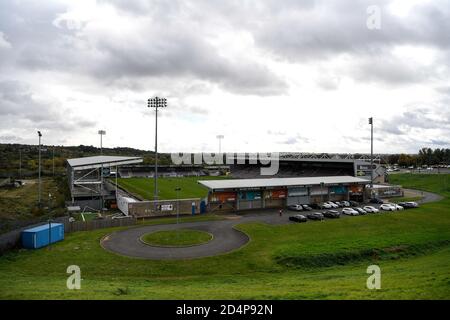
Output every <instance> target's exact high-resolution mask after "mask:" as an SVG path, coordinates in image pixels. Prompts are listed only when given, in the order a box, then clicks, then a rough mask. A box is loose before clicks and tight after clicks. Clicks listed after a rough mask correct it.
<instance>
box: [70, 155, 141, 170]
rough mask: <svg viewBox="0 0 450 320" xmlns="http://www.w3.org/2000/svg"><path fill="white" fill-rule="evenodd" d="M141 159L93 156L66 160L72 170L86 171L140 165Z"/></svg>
mask: <svg viewBox="0 0 450 320" xmlns="http://www.w3.org/2000/svg"><path fill="white" fill-rule="evenodd" d="M141 162H143V159H142V158H141V157H116V156H94V157H84V158H74V159H67V163H68V164H69V166H70V167H72V169H73V170H86V169H96V168H101V167H102V166H104V167H115V166H120V165H124V164H134V163H141Z"/></svg>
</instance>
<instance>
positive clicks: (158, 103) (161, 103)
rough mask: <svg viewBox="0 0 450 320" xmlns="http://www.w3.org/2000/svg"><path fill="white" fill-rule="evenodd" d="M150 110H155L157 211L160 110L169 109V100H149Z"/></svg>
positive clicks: (156, 196) (156, 98)
mask: <svg viewBox="0 0 450 320" xmlns="http://www.w3.org/2000/svg"><path fill="white" fill-rule="evenodd" d="M147 107H148V108H155V176H154V178H155V194H154V200H155V211H156V207H157V204H156V201H157V200H158V108H166V107H167V99H166V98H159V97H154V98H150V99H148V100H147Z"/></svg>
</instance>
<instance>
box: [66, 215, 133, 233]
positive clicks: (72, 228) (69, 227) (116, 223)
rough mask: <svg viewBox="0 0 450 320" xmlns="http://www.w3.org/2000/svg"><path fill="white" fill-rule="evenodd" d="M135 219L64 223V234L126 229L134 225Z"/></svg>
mask: <svg viewBox="0 0 450 320" xmlns="http://www.w3.org/2000/svg"><path fill="white" fill-rule="evenodd" d="M136 221H137V219H136V218H134V217H126V218H120V219H104V220H91V221H74V222H67V223H64V230H65V232H66V233H70V232H77V231H91V230H96V229H104V228H114V227H127V226H132V225H135V224H136Z"/></svg>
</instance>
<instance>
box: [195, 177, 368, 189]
mask: <svg viewBox="0 0 450 320" xmlns="http://www.w3.org/2000/svg"><path fill="white" fill-rule="evenodd" d="M198 183H200V184H201V185H204V186H205V187H207V188H208V189H210V190H216V189H242V188H264V187H285V186H288V187H289V186H306V185H320V184H321V183H324V184H325V185H329V184H341V183H343V184H348V183H357V184H366V183H369V180H366V179H361V178H356V177H351V176H333V177H307V178H304V177H302V178H270V179H228V180H227V179H226V180H201V181H199V182H198Z"/></svg>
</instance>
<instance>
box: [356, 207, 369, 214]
mask: <svg viewBox="0 0 450 320" xmlns="http://www.w3.org/2000/svg"><path fill="white" fill-rule="evenodd" d="M353 209H355V210H356V211H358V213H359V214H360V215H365V214H367V211H366V210H364V209H363V208H359V207H356V208H353Z"/></svg>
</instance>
